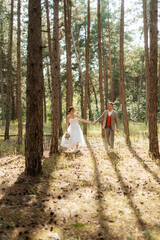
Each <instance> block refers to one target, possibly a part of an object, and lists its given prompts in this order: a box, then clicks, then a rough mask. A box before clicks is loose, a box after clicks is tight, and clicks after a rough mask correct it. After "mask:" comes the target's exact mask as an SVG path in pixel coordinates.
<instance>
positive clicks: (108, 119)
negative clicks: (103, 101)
mask: <svg viewBox="0 0 160 240" xmlns="http://www.w3.org/2000/svg"><path fill="white" fill-rule="evenodd" d="M107 108H108V110H105V111H104V113H103V114H102V115H101V116H100V117H99V118H98V119H97V120H96V121H95V122H94V124H96V123H97V122H99V121H100V120H101V119H102V118H103V128H104V129H105V136H106V140H107V143H108V145H109V146H110V149H109V151H110V152H114V132H115V129H116V131H117V133H118V132H119V122H118V114H117V112H116V111H114V110H113V103H112V102H109V103H108V104H107Z"/></svg>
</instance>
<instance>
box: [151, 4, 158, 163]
mask: <svg viewBox="0 0 160 240" xmlns="http://www.w3.org/2000/svg"><path fill="white" fill-rule="evenodd" d="M150 21H151V22H150V23H151V25H150V85H149V151H150V153H151V154H152V156H154V157H156V158H158V157H159V146H158V130H157V89H158V80H157V56H158V0H151V1H150Z"/></svg>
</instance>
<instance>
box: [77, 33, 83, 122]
mask: <svg viewBox="0 0 160 240" xmlns="http://www.w3.org/2000/svg"><path fill="white" fill-rule="evenodd" d="M78 36H79V34H78V31H77V32H76V42H77V53H78V58H79V60H80V59H81V55H80V49H79V40H78ZM79 79H80V85H81V86H80V88H81V117H82V118H83V113H84V106H83V84H84V79H83V72H82V68H81V64H80V65H79Z"/></svg>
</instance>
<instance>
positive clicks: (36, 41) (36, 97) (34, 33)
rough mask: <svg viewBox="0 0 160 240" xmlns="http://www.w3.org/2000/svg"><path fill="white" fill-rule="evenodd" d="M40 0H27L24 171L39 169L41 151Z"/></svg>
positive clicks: (35, 173) (34, 174)
mask: <svg viewBox="0 0 160 240" xmlns="http://www.w3.org/2000/svg"><path fill="white" fill-rule="evenodd" d="M41 26H42V25H41V1H40V0H34V1H32V0H29V23H28V62H27V95H26V102H27V112H26V141H25V173H26V174H27V175H32V176H37V175H38V174H40V173H41V170H42V166H41V158H42V155H43V96H44V94H43V84H44V83H43V69H42V34H41V33H42V32H41Z"/></svg>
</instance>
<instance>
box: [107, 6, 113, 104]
mask: <svg viewBox="0 0 160 240" xmlns="http://www.w3.org/2000/svg"><path fill="white" fill-rule="evenodd" d="M108 40H109V44H108V47H109V70H110V88H111V95H110V96H111V101H112V102H113V79H112V58H111V29H110V20H109V3H108Z"/></svg>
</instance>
